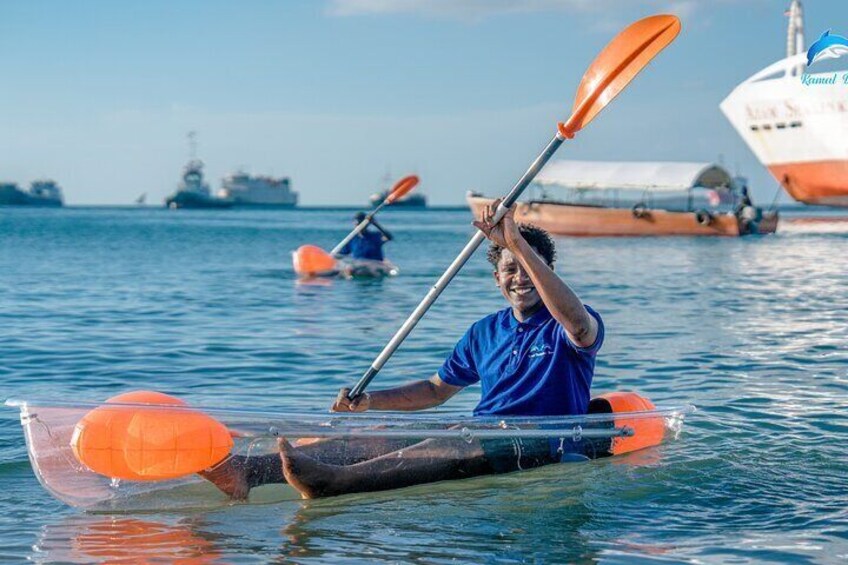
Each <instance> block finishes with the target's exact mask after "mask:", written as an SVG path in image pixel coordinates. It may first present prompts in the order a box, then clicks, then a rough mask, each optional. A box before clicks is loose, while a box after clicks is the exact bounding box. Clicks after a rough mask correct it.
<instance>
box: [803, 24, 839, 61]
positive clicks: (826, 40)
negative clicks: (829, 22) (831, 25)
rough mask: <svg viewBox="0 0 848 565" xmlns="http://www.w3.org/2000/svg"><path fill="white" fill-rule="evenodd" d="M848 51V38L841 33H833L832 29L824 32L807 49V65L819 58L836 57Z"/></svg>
mask: <svg viewBox="0 0 848 565" xmlns="http://www.w3.org/2000/svg"><path fill="white" fill-rule="evenodd" d="M846 53H848V39H846V38H844V37H842V36H841V35H831V34H830V30H827V31H826V32H824V33H823V34H822V35H821V37H819V38H818V40H816V42H815V43H813V44H812V45H810V49H809V51H807V66H808V67H809V66H810V65H812V64H813V63H815V62H816V61H818V60H819V59H836V58H838V57H841V56H842V55H845V54H846Z"/></svg>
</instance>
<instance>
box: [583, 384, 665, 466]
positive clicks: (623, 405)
mask: <svg viewBox="0 0 848 565" xmlns="http://www.w3.org/2000/svg"><path fill="white" fill-rule="evenodd" d="M654 409H655V406H654V403H653V402H651V401H650V400H648V399H647V398H645V397H643V396H639V395H638V394H636V393H635V392H608V393H607V394H602V395H601V396H599V397H597V398H593V399H592V401H591V402H590V403H589V412H591V413H594V414H616V417H615V420H614V422H615V423H614V425H615V427H616V428H622V427H628V428H632V429H633V432H634V433H633V435H632V436H630V437H616V438H613V440H612V445H611V447H610V453H611V454H612V455H621V454H622V453H629V452H631V451H636V450H638V449H644V448H646V447H651V446H654V445H659V444H660V443H662V440H663V436H664V435H665V422H664V421H663V417H662V416H650V417H644V416H634V417H630V418H628V417H627V416H624V417H618V414H626V413H629V412H646V411H648V410H654Z"/></svg>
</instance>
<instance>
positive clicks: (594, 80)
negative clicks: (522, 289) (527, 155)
mask: <svg viewBox="0 0 848 565" xmlns="http://www.w3.org/2000/svg"><path fill="white" fill-rule="evenodd" d="M678 33H680V20H678V19H677V17H675V16H671V15H656V16H649V17H647V18H644V19H642V20H639V21H637V22H635V23H633V24H631V25H630V26H628V27H627V28H625V29H624V30H623V31H622V32H620V33H619V34H618V35H617V36H616V37H615V38H614V39H613V40H612V41H610V42H609V44H607V46H606V47H605V48H604V50H603V51H601V53H600V54H599V55H598V56H597V57H596V58H595V60H594V61H593V62H592V64H591V65H590V66H589V69H588V70H587V71H586V72H585V73H584V74H583V80H581V81H580V86H579V87H578V88H577V95H576V96H575V98H574V106H573V107H572V110H571V116H570V117H569V118H568V120H567V121H566V122H564V123H562V122H560V123H559V124H557V132H556V135H554V137H553V139H551V141H550V142H549V143H548V145H547V146H546V147H545V149H544V150H543V151H542V153H541V154H540V155H539V156H538V157H537V158H536V160H535V161H533V163H532V164H531V165H530V168H529V169H527V172H525V173H524V175H523V176H522V177H521V178H520V179H519V180H518V182H517V183H516V184H515V186H514V187H513V188H512V190H511V191H510V192H509V193H508V194H507V195H506V196H504V197H503V199H502V200H501V203H500V205H499V206H498V208H497V210H496V212H495V217H494V218H493V221H494V222H495V223H497V222H499V221H500V220H501V218H503V217H504V214H506V212H507V210H509V208H510V207H511V206H512V205H513V204H514V203H515V201H516V200H518V197H519V196H520V195H521V193H522V192H524V189H525V188H527V186H528V185H529V184H530V182H531V181H532V180H533V178H535V176H536V175H537V174H538V172H539V171H540V170H541V169H542V167H544V166H545V163H547V162H548V160H549V159H550V158H551V156H552V155H553V154H554V152H556V150H557V149H558V148H559V146H560V145H561V144H562V142H563V141H565V140H566V139H571V138H572V137H574V134H575V133H577V132H578V131H580V130H581V129H582V128H583V127H585V126H586V125H587V124H588V123H589V122H591V121H592V120H593V119H594V118H595V116H597V115H598V113H599V112H600V111H601V110H603V109H604V108H605V107H606V105H607V104H609V103H610V102H611V101H612V99H613V98H615V97H616V96H617V95H618V93H619V92H621V91H622V90H624V87H626V86H627V85H628V84H629V83H630V81H631V80H633V77H635V76H636V75H637V74H638V73H639V71H641V70H642V69H643V68H644V67H645V65H647V64H648V63H649V62H650V61H651V59H653V58H654V57H655V56H656V55H657V54H658V53H659V52H660V51H662V50H663V48H665V47H666V46H667V45H668V44H669V43H671V42H672V41H673V40H674V38H675V37H677V34H678ZM357 227H359V226H357ZM484 239H486V236H485V234H484V233H483V232H482V231H480V230H479V229H478V230H477V233H475V234H474V237H472V238H471V240H470V241H469V242H468V244H467V245H466V246H465V248H464V249H463V250H462V252H461V253H460V254H459V255H458V256H457V258H456V259H454V261H453V263H451V265H450V266H449V267H448V269H447V270H446V271H445V272H444V273H443V274H442V276H441V277H439V280H438V281H436V284H434V285H433V287H432V288H431V289H430V291H429V292H428V293H427V295H426V296H425V297H424V299H423V300H422V301H421V303H420V304H418V306H417V307H416V308H415V310H414V311H413V312H412V314H411V315H410V316H409V318H407V319H406V321H405V322H404V323H403V325H402V326H401V327H400V329H399V330H398V331H397V333H395V335H394V336H393V337H392V339H391V340H390V341H389V343H388V344H387V345H386V346H385V347H384V348H383V351H381V352H380V354H379V355H378V356H377V358H376V359H375V360H374V362H373V363H372V364H371V367H369V369H368V370H367V371H366V372H365V374H364V375H363V376H362V378H361V379H359V382H357V383H356V385H355V386H354V387H353V389H352V390H351V391H350V393H349V394H348V398H349V399H351V400H352V399H354V398H356V397H357V396H359V395H360V394H362V393H363V392H364V391H365V387H367V386H368V384H369V383H370V382H371V380H372V379H373V378H374V377H375V376H376V375H377V373H378V372H379V371H380V369H382V368H383V365H385V364H386V361H388V360H389V358H390V357H391V356H392V354H393V353H394V352H395V350H397V348H398V347H399V346H400V344H401V343H403V340H404V339H406V336H408V335H409V333H410V332H411V331H412V329H413V328H414V327H415V325H416V324H417V323H418V321H419V320H420V319H421V318H422V317H423V316H424V314H425V313H426V312H427V310H428V309H429V308H430V306H431V305H432V304H433V303H434V302H435V301H436V299H437V298H438V297H439V295H440V294H441V293H442V291H443V290H444V289H445V288H446V287H447V286H448V284H450V282H451V280H452V279H453V277H454V276H455V275H456V274H457V273H458V272H459V270H460V269H461V268H462V267H463V265H465V263H466V262H467V261H468V259H469V258H470V257H471V255H473V254H474V251H475V250H476V249H477V248H478V247H479V246H480V244H481V243H482V242H483V240H484Z"/></svg>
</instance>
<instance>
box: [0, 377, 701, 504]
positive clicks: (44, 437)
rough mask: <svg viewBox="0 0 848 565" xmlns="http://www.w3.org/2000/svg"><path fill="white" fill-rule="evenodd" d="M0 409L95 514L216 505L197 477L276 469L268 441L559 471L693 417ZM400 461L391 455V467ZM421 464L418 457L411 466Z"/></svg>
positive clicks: (43, 476)
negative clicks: (234, 469)
mask: <svg viewBox="0 0 848 565" xmlns="http://www.w3.org/2000/svg"><path fill="white" fill-rule="evenodd" d="M6 405H7V406H11V407H15V408H18V409H19V410H20V416H21V423H22V425H23V429H24V436H25V438H26V444H27V449H28V452H29V458H30V462H31V463H32V467H33V470H34V471H35V474H36V476H37V477H38V480H39V481H40V482H41V484H42V485H43V486H44V487H45V488H46V489H47V490H48V491H49V492H50V493H51V494H52V495H53V496H55V497H56V498H58V499H59V500H61V501H63V502H65V503H67V504H69V505H71V506H75V507H79V508H84V509H87V510H97V511H130V510H132V511H138V510H166V509H178V508H198V507H210V506H212V507H214V506H219V505H221V504H224V503H227V502H228V497H227V496H226V495H225V494H223V492H221V491H220V490H218V488H216V487H215V486H214V485H213V484H212V483H210V482H208V481H206V480H205V479H203V478H201V477H200V476H199V475H198V474H197V473H200V472H205V471H207V470H210V469H215V468H218V467H219V466H221V465H223V464H225V463H227V462H228V461H230V460H231V459H233V458H241V459H242V460H244V459H245V458H265V459H266V460H270V461H272V464H276V462H277V461H278V459H277V456H278V453H279V451H278V446H277V439H278V438H286V439H287V440H288V441H290V442H291V443H292V444H293V445H294V446H295V449H299V448H300V447H299V446H309V445H311V446H314V445H316V444H318V445H320V444H321V443H322V442H327V443H328V444H330V445H331V446H332V449H330V450H328V453H331V454H333V457H341V458H343V457H344V454H345V453H346V452H350V451H351V450H352V448H353V446H354V445H357V446H361V445H363V443H364V444H365V445H369V446H373V447H374V450H375V452H374V455H375V456H376V455H379V454H380V452H379V449H381V448H383V449H389V447H390V446H392V445H394V446H397V445H406V446H411V445H413V444H415V443H417V442H419V441H422V440H425V439H430V438H439V439H440V445H442V446H443V449H442V451H441V452H440V453H441V455H436V454H433V455H430V457H434V458H435V457H445V458H451V449H452V448H451V446H455V447H456V449H457V451H458V450H459V449H460V448H464V447H465V446H467V445H469V444H470V443H471V442H493V441H494V442H496V444H498V442H501V443H502V442H507V443H506V444H505V445H507V447H509V445H512V444H511V443H509V442H516V441H517V442H518V443H516V444H515V445H518V446H520V445H523V444H527V442H539V441H541V442H543V443H544V444H545V445H548V444H549V445H550V446H551V449H552V450H553V451H552V453H555V454H558V459H557V462H558V464H559V463H563V462H579V461H588V460H593V459H601V458H606V457H611V456H619V455H625V454H627V453H631V452H634V451H639V450H643V449H650V448H653V447H655V446H658V445H661V444H663V443H665V442H667V441H671V440H674V439H676V438H677V437H678V435H679V433H680V431H681V428H682V425H683V420H684V418H685V416H686V415H687V414H689V413H691V412H692V411H693V410H694V407H692V406H682V407H675V408H660V409H658V408H655V407H654V406H653V404H651V403H650V401H648V400H647V399H645V398H643V397H640V396H639V395H636V394H635V393H624V392H618V393H610V394H606V395H603V396H601V397H598V398H595V399H593V400H592V403H591V404H590V413H589V414H586V415H584V416H558V417H472V416H469V415H467V414H458V413H450V412H441V411H440V412H438V413H435V412H419V413H385V412H383V413H374V412H367V413H361V414H327V413H321V412H315V411H312V412H304V413H297V412H286V413H273V412H262V411H253V410H248V409H243V410H237V409H230V408H227V409H220V408H203V409H200V408H194V407H190V406H188V405H186V404H185V403H184V402H183V401H181V400H179V399H176V398H174V397H170V396H167V395H164V394H160V393H155V392H148V391H136V392H131V393H126V394H123V395H119V396H118V397H114V398H112V399H110V400H108V401H106V402H102V403H98V402H67V401H56V400H29V401H22V400H7V401H6ZM331 442H332V443H331ZM398 442H400V444H399V443H398ZM522 442H523V443H522ZM537 445H538V443H537ZM387 446H389V447H387ZM403 453H404V451H399V452H398V454H399V455H398V458H399V459H402V458H403ZM520 456H521V454H520V449H519V457H520ZM420 461H421V460H420V455H419V459H417V460H416V464H417V463H420ZM331 463H332V464H350V463H349V462H345V461H343V460H338V461H336V460H333V461H331ZM519 468H520V461H519ZM278 474H279V473H278ZM297 497H298V495H297V493H296V492H295V491H294V489H292V488H291V487H289V486H288V485H286V484H284V482H283V481H278V484H269V485H267V487H262V488H255V489H253V490H252V491H251V492H250V499H249V501H250V502H270V501H279V500H293V499H296V498H297Z"/></svg>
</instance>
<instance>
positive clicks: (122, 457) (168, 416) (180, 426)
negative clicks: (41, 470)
mask: <svg viewBox="0 0 848 565" xmlns="http://www.w3.org/2000/svg"><path fill="white" fill-rule="evenodd" d="M110 402H111V403H122V404H149V405H151V406H149V407H148V406H114V405H112V406H110V405H109V403H110ZM168 406H174V407H179V408H171V409H169V408H168ZM232 448H233V439H232V437H231V435H230V432H229V430H227V428H226V427H225V426H224V425H223V424H221V423H220V422H218V421H217V420H215V419H214V418H212V417H210V416H207V415H206V414H203V413H202V412H198V411H196V410H191V409H188V408H187V407H186V403H185V402H183V401H182V400H180V399H178V398H174V397H172V396H168V395H167V394H162V393H159V392H150V391H135V392H129V393H126V394H121V395H118V396H115V397H112V398H110V399H109V400H107V401H106V404H104V405H103V406H99V407H98V408H95V409H94V410H92V411H91V412H89V413H88V414H86V415H85V416H83V418H82V419H81V420H80V421H79V422H77V425H76V427H75V428H74V433H73V436H72V437H71V449H72V450H73V452H74V455H75V456H76V458H77V459H78V460H79V462H80V463H82V464H83V465H85V466H86V467H88V468H89V469H91V470H92V471H94V472H95V473H98V474H100V475H104V476H106V477H111V478H115V479H127V480H133V481H160V480H165V479H174V478H177V477H182V476H185V475H191V474H193V473H197V472H198V471H202V470H203V469H207V468H209V467H211V466H213V465H215V464H216V463H219V462H220V461H222V460H223V459H224V458H226V457H227V456H228V455H229V453H230V451H231V450H232Z"/></svg>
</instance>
